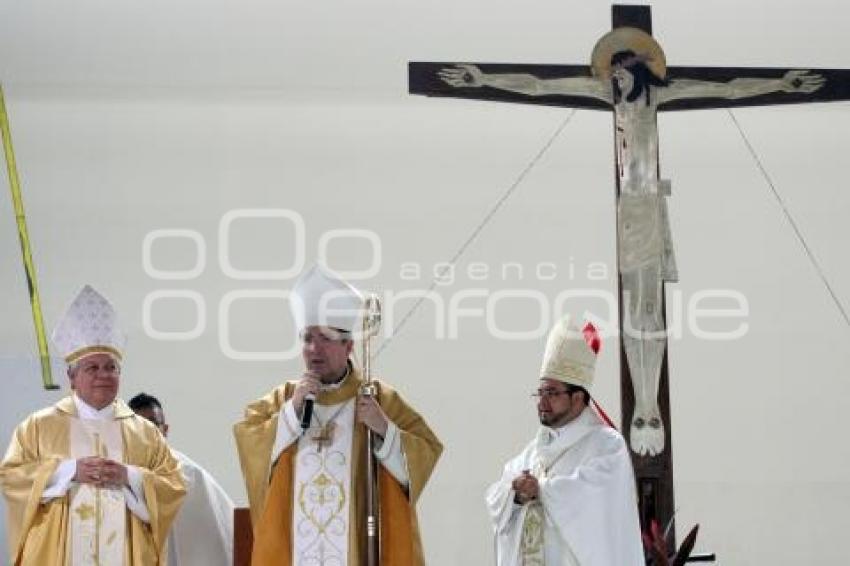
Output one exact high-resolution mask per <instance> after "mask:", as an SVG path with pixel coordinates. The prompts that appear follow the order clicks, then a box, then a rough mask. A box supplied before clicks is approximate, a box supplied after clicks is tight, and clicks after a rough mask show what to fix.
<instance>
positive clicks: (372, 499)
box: [360, 294, 381, 566]
mask: <svg viewBox="0 0 850 566" xmlns="http://www.w3.org/2000/svg"><path fill="white" fill-rule="evenodd" d="M363 311H364V312H363V335H362V337H361V340H362V345H363V358H362V362H361V363H362V364H363V385H361V386H360V395H362V396H364V397H375V395H376V394H377V389H376V387H375V383H374V382H373V381H372V352H371V349H372V348H371V341H372V338H373V337H374V336H377V334H378V329H379V328H380V327H381V302H380V301H379V300H378V297H377V296H376V295H375V294H370V295H369V296H368V297H367V298H366V301H365V302H364V304H363ZM374 446H375V433H374V432H372V430H371V429H370V430H367V434H366V462H367V465H366V559H367V562H366V563H367V564H368V566H378V565H379V564H380V532H379V528H378V526H379V525H380V516H379V512H380V506H379V501H380V500H379V497H380V493H379V492H378V463H377V462H376V461H375V453H374Z"/></svg>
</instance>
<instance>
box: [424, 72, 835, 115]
mask: <svg viewBox="0 0 850 566" xmlns="http://www.w3.org/2000/svg"><path fill="white" fill-rule="evenodd" d="M456 64H457V63H454V62H452V63H445V62H444V63H440V62H411V63H408V80H409V91H410V94H423V95H426V96H434V97H440V96H442V97H450V98H468V99H472V100H489V101H492V102H511V103H515V104H516V103H520V104H537V105H543V106H562V107H565V108H582V109H587V110H608V111H611V110H613V108H612V106H611V104H608V103H606V102H603V101H601V100H596V99H589V98H586V97H577V96H569V95H560V94H550V95H543V96H530V95H527V94H520V93H515V92H509V91H506V90H501V89H498V88H491V87H488V86H483V87H480V88H462V87H461V88H457V87H453V86H450V85H448V84H447V83H445V82H444V81H443V80H441V79H440V77H439V71H440V70H441V69H445V68H447V67H450V66H452V65H456ZM470 64H472V65H475V66H476V67H478V68H480V69H481V70H482V71H483V72H485V73H488V74H507V73H527V74H530V75H534V76H536V77H539V78H541V79H557V78H566V77H589V76H591V74H592V73H591V69H590V66H589V65H525V64H519V63H470ZM804 68H805V69H806V70H808V71H810V72H811V73H814V74H817V75H820V76H822V77H824V78H825V79H826V81H825V83H824V85H823V87H822V88H820V89H818V90H817V91H815V92H812V93H802V92H773V93H769V94H764V95H760V96H752V97H747V98H739V99H725V98H688V99H679V100H672V101H669V102H664V103H661V104H659V105H658V110H659V111H660V112H663V111H671V110H700V109H710V108H737V107H742V106H772V105H778V104H803V103H811V102H834V101H840V100H850V71H848V70H843V69H816V68H812V67H804ZM791 70H792V69H783V68H778V67H772V68H769V67H675V66H673V67H667V78H668V79H669V80H671V81H673V80H681V79H690V80H701V81H712V82H718V83H726V82H729V81H731V80H734V79H736V78H741V77H748V78H754V79H781V78H782V77H783V76H784V75H785V73H787V72H788V71H791Z"/></svg>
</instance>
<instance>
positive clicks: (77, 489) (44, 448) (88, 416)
mask: <svg viewBox="0 0 850 566" xmlns="http://www.w3.org/2000/svg"><path fill="white" fill-rule="evenodd" d="M53 341H54V342H55V343H56V346H57V347H58V348H59V350H60V351H61V352H62V354H63V356H64V358H65V361H66V362H67V363H68V377H69V380H70V383H71V390H72V394H71V395H70V396H68V397H65V398H64V399H62V400H60V401H59V402H58V403H56V404H55V405H53V406H51V407H47V408H45V409H42V410H40V411H37V412H35V413H33V414H32V415H30V416H29V417H27V418H26V420H24V422H22V423H21V424H20V425H18V427H17V428H16V429H15V433H14V435H13V437H12V440H11V442H10V444H9V448H8V450H7V451H6V456H5V457H4V458H3V461H2V464H0V485H2V489H3V495H4V496H5V498H6V503H7V508H8V521H7V522H8V526H9V532H8V536H9V554H10V556H9V563H10V564H14V565H15V566H89V565H92V566H119V565H123V566H158V565H160V564H164V556H165V554H164V553H165V540H166V537H167V535H168V530H169V528H170V527H171V522H172V520H173V519H174V516H175V514H176V513H177V511H178V509H179V507H180V504H181V501H182V500H183V497H184V495H185V486H184V481H183V478H182V476H181V474H180V466H179V464H178V463H177V461H176V460H175V459H174V457H173V456H172V454H171V452H170V450H169V449H168V445H167V444H166V443H165V441H164V440H163V438H162V435H160V433H159V431H158V430H157V429H156V427H154V426H153V425H152V424H150V423H149V422H147V421H146V420H145V419H143V418H141V417H138V416H136V415H135V414H134V413H133V411H131V410H130V408H129V407H128V406H127V405H126V404H125V403H124V402H123V401H121V400H120V399H118V398H117V395H118V384H119V378H120V373H121V365H120V364H121V359H122V350H123V345H124V336H123V334H122V333H121V331H120V330H119V329H118V326H117V317H116V315H115V311H114V309H113V308H112V305H111V304H110V303H109V302H108V301H107V300H106V299H105V298H104V297H103V296H102V295H100V294H99V293H98V292H97V291H95V290H94V289H92V288H91V287H89V286H86V287H84V288H83V290H82V291H81V292H80V294H79V295H78V296H77V298H76V299H75V300H74V302H73V303H72V304H71V306H70V307H69V309H68V311H67V313H66V314H65V316H64V317H63V319H62V321H61V322H60V323H59V325H58V326H57V327H56V330H55V331H54V332H53Z"/></svg>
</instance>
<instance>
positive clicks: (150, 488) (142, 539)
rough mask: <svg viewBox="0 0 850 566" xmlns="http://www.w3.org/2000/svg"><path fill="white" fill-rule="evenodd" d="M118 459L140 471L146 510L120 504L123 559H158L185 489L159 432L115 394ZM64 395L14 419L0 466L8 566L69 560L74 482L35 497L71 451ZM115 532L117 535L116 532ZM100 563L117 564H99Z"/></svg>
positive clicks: (52, 565) (141, 563)
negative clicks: (57, 493) (60, 491)
mask: <svg viewBox="0 0 850 566" xmlns="http://www.w3.org/2000/svg"><path fill="white" fill-rule="evenodd" d="M113 403H114V419H115V420H116V421H118V424H119V429H120V442H121V443H123V446H122V447H121V448H122V449H123V450H122V452H123V462H122V463H123V464H125V465H133V466H136V467H138V468H139V469H140V471H141V472H142V485H143V491H144V496H145V501H146V502H147V509H148V513H149V516H150V523H144V522H143V521H141V520H140V519H139V518H138V517H136V515H134V514H133V513H131V512H130V511H129V510H128V509H126V508H125V509H124V513H125V518H124V522H123V524H124V525H125V526H124V536H123V538H124V551H123V564H124V565H125V566H159V565H161V564H165V558H164V557H165V554H164V551H165V541H166V538H167V536H168V531H169V529H170V527H171V522H172V520H173V519H174V517H175V515H176V514H177V511H178V509H179V506H180V503H181V501H182V500H183V496H184V495H185V493H186V491H185V485H184V482H183V478H182V476H181V474H180V466H179V464H178V463H177V460H175V458H174V457H173V456H172V455H171V452H170V450H169V449H168V446H167V445H166V443H165V441H164V440H163V438H162V436H161V435H160V434H159V431H157V429H156V428H155V427H154V426H153V425H151V424H150V423H148V422H147V421H146V420H145V419H142V418H140V417H137V416H136V415H135V414H133V411H131V410H130V408H129V407H128V406H127V405H126V404H125V403H124V402H123V401H121V400H120V399H117V400H115V401H114V402H113ZM78 420H79V417H78V414H77V408H76V406H75V404H74V400H73V398H72V397H66V398H64V399H62V400H60V401H59V402H58V403H56V404H55V405H53V406H52V407H48V408H46V409H42V410H41V411H38V412H36V413H34V414H32V415H30V416H29V417H28V418H27V419H26V420H25V421H24V422H23V423H21V424H20V425H18V428H17V429H16V430H15V434H14V436H13V437H12V441H11V443H10V445H9V449H8V450H7V452H6V456H5V458H4V459H3V463H2V465H0V483H2V487H3V494H4V495H5V497H6V503H7V507H8V528H9V553H10V560H11V563H12V564H14V565H15V566H65V565H66V564H68V561H69V560H70V550H71V546H72V545H73V544H74V542H75V541H69V540H68V538H69V533H70V532H71V530H70V529H71V524H72V517H71V513H73V512H77V513H78V514H80V513H81V511H79V510H77V511H72V509H71V503H70V502H71V498H72V497H74V493H75V492H77V490H75V489H71V490H69V491H68V493H66V494H65V495H64V496H62V497H56V498H53V499H49V500H47V501H46V502H42V493H44V490H45V488H46V486H47V484H48V482H49V481H50V478H51V476H52V475H53V473H54V471H55V470H56V469H57V467H58V466H59V463H60V462H61V461H63V460H65V459H68V458H73V456H72V439H71V434H72V429H73V428H74V426H72V425H73V422H74V421H78ZM119 538H120V537H119ZM103 566H119V565H115V564H108V565H107V564H105V563H104V564H103Z"/></svg>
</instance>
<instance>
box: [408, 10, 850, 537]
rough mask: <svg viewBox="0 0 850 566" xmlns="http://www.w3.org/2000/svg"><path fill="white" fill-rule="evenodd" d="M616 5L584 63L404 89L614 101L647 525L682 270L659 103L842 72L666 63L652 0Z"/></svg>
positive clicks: (622, 278)
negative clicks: (669, 292) (663, 170)
mask: <svg viewBox="0 0 850 566" xmlns="http://www.w3.org/2000/svg"><path fill="white" fill-rule="evenodd" d="M612 13H613V18H612V20H613V22H612V27H613V29H612V31H611V32H609V33H607V34H606V35H605V36H603V37H602V38H601V39H600V40H599V41H598V42H597V44H596V46H595V47H594V49H593V54H592V57H591V60H592V64H591V65H590V66H588V65H521V64H469V63H434V62H429V63H425V62H422V63H419V62H415V63H410V64H409V80H410V92H411V93H412V94H425V95H428V96H448V97H454V98H471V99H478V100H491V101H502V102H515V103H523V104H544V105H550V106H563V107H572V108H586V109H593V110H608V111H611V110H613V111H614V141H615V146H616V147H615V155H616V171H615V172H616V195H617V233H618V238H617V261H618V274H619V278H618V290H619V299H620V309H619V310H620V314H619V319H620V320H619V330H620V337H621V340H620V344H621V346H620V396H621V400H622V423H623V427H622V428H623V431H624V434H625V435H626V439H627V441H628V442H629V445H630V446H631V449H632V461H633V463H634V468H635V475H636V478H637V484H638V497H639V507H640V518H641V525H642V526H643V527H644V528H645V527H646V526H647V524H648V523H649V521H650V520H652V519H655V520H657V521H658V522H659V523H660V524H662V525H664V524H667V523H668V521H669V520H670V519H671V518H672V516H673V512H674V503H673V458H672V453H671V449H670V446H671V427H670V398H669V374H668V368H667V348H666V345H667V340H666V329H667V323H666V314H665V306H664V305H665V298H664V283H665V282H667V281H676V280H677V278H678V275H677V270H676V262H675V258H674V255H673V245H672V237H671V233H670V225H669V221H668V214H667V202H666V199H667V197H668V196H669V195H670V182H669V181H667V180H664V179H662V178H661V175H660V167H659V160H658V133H657V121H656V117H657V112H658V111H664V110H688V109H706V108H730V107H737V106H761V105H772V104H792V103H803V102H817V101H832V100H848V99H850V72H848V71H844V70H832V69H814V70H792V69H775V68H770V69H769V68H728V67H727V68H719V67H668V66H667V64H666V58H665V56H664V52H663V51H662V49H661V47H660V46H659V45H658V43H656V42H655V40H654V39H653V38H652V35H651V34H652V22H651V13H650V8H649V6H621V5H615V6H613V9H612ZM665 423H666V426H665ZM671 538H672V539H675V535H672V536H671Z"/></svg>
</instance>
